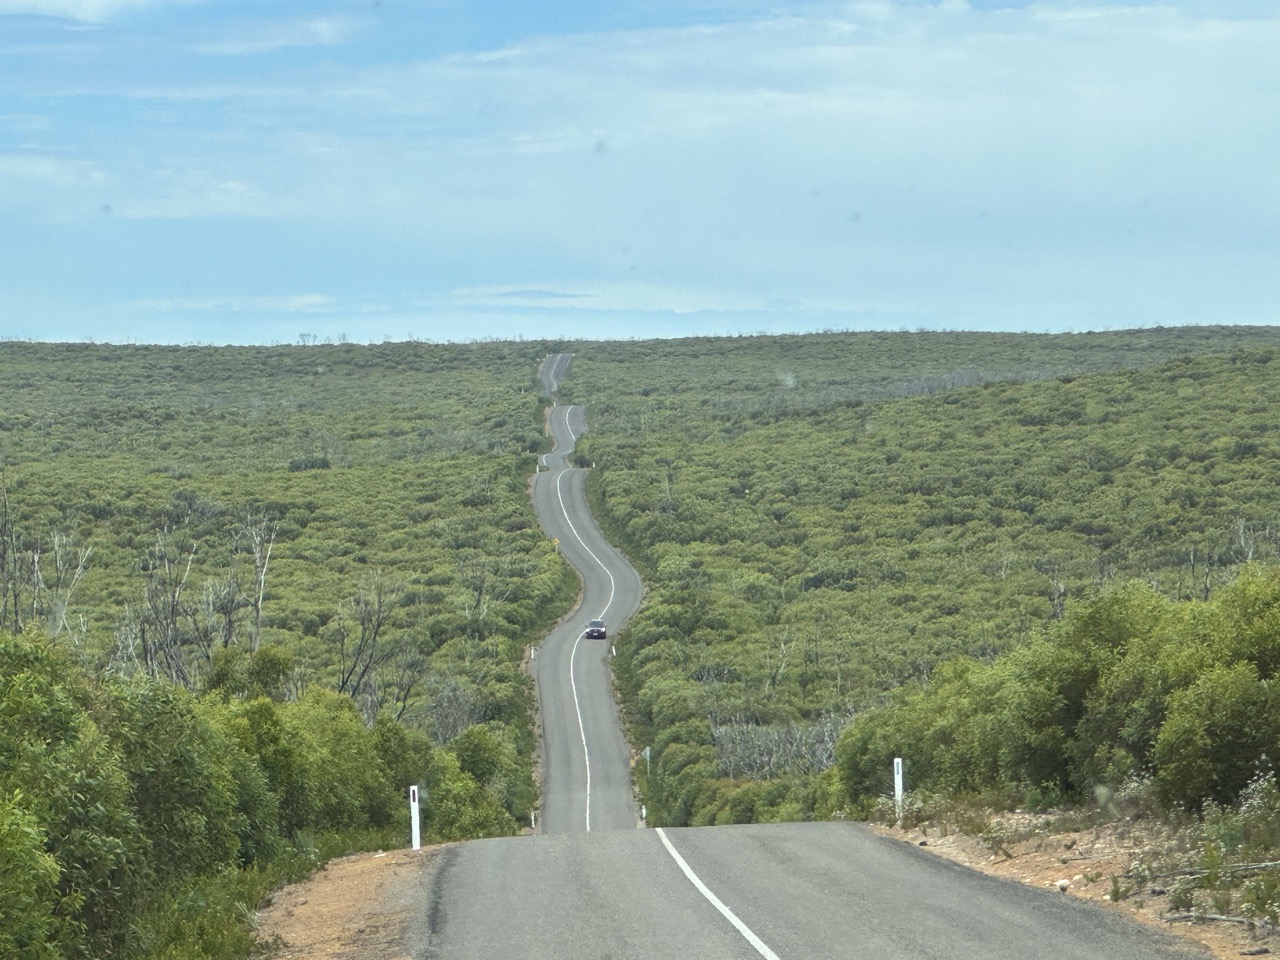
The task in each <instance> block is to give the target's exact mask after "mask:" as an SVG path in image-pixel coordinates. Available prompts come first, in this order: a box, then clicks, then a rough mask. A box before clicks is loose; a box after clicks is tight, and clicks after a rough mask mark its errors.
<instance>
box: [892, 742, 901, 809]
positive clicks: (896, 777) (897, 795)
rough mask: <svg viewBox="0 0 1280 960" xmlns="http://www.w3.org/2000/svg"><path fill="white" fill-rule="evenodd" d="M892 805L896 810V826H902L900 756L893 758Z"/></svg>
mask: <svg viewBox="0 0 1280 960" xmlns="http://www.w3.org/2000/svg"><path fill="white" fill-rule="evenodd" d="M893 805H894V807H895V808H896V809H897V811H898V826H902V758H901V757H894V758H893Z"/></svg>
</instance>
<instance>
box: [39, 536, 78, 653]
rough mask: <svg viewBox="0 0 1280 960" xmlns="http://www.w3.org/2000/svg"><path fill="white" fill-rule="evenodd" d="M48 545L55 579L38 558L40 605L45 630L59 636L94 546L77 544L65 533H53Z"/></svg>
mask: <svg viewBox="0 0 1280 960" xmlns="http://www.w3.org/2000/svg"><path fill="white" fill-rule="evenodd" d="M49 546H50V549H51V551H52V553H53V558H52V559H53V571H52V574H53V579H52V582H48V580H47V578H45V577H44V575H43V573H42V567H41V564H40V562H39V560H38V559H37V560H36V561H35V562H34V563H33V566H34V568H35V570H36V573H37V576H39V577H40V587H41V593H40V597H39V600H38V607H39V609H40V611H41V616H42V618H43V620H44V624H45V629H46V630H47V631H48V632H49V636H51V637H57V636H58V635H59V634H61V633H62V631H63V630H66V629H67V608H68V607H70V605H71V596H72V594H74V593H75V590H76V587H77V586H79V584H80V581H81V579H82V578H83V577H84V575H85V571H87V570H88V569H89V558H90V557H91V556H92V555H93V547H77V546H76V545H75V543H74V542H73V540H72V538H71V536H70V535H68V534H66V533H53V534H50V537H49Z"/></svg>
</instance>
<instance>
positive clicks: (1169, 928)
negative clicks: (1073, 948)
mask: <svg viewBox="0 0 1280 960" xmlns="http://www.w3.org/2000/svg"><path fill="white" fill-rule="evenodd" d="M1051 824H1052V821H1051V820H1050V819H1049V818H1046V817H1036V816H1035V815H1031V814H1010V815H1007V816H1006V817H1003V818H1000V819H999V820H998V821H996V826H997V828H998V829H997V830H995V831H993V832H992V833H991V834H988V835H987V837H986V838H985V839H984V838H982V837H975V836H972V835H968V834H962V833H948V834H946V835H942V836H939V835H938V832H937V830H936V829H935V830H930V829H929V827H928V826H927V825H926V826H925V827H924V828H923V829H921V828H915V829H909V830H899V829H896V828H892V827H880V826H872V827H871V829H873V830H875V831H876V832H877V833H880V834H882V835H884V836H888V837H894V838H896V839H899V840H902V841H903V842H904V843H911V844H914V845H916V846H920V847H923V848H924V849H925V850H927V851H928V852H930V853H933V854H935V855H937V856H940V857H946V858H947V859H948V860H952V861H954V862H956V863H960V864H963V865H964V866H966V867H969V868H971V869H974V870H977V871H979V872H981V873H985V874H989V875H991V876H997V877H1003V878H1005V879H1008V880H1016V881H1018V882H1019V883H1025V884H1028V885H1029V886H1034V887H1040V888H1044V889H1050V890H1060V891H1062V893H1063V895H1064V896H1072V897H1078V898H1080V899H1081V900H1088V901H1090V902H1091V903H1095V904H1097V906H1098V907H1099V909H1107V910H1118V911H1120V912H1121V913H1124V914H1126V915H1128V916H1130V917H1132V918H1133V919H1135V920H1138V921H1140V922H1142V923H1146V924H1149V925H1151V926H1155V927H1159V928H1160V929H1162V930H1164V931H1166V932H1168V933H1172V934H1174V935H1175V936H1179V937H1182V938H1184V939H1186V940H1189V941H1192V942H1194V943H1198V944H1200V945H1201V946H1202V947H1204V948H1205V950H1206V951H1208V955H1210V956H1213V957H1216V958H1218V960H1227V958H1228V957H1231V958H1234V957H1239V956H1257V955H1260V954H1269V953H1271V952H1273V950H1274V949H1275V939H1274V938H1272V937H1267V936H1265V935H1263V934H1261V933H1258V932H1254V931H1250V930H1248V929H1246V928H1245V927H1244V926H1242V925H1237V924H1228V923H1218V922H1212V921H1210V922H1205V923H1197V924H1190V923H1170V922H1168V921H1167V920H1165V915H1166V913H1168V912H1169V903H1168V899H1169V898H1168V895H1167V893H1165V892H1164V891H1163V890H1162V888H1160V887H1155V886H1148V887H1146V888H1141V889H1139V888H1136V885H1135V884H1134V883H1133V882H1132V881H1130V880H1128V879H1126V876H1125V875H1126V874H1127V873H1128V872H1129V869H1130V868H1131V867H1132V866H1133V864H1134V862H1135V861H1137V860H1138V859H1140V858H1141V857H1142V855H1143V854H1144V853H1146V852H1147V851H1149V850H1151V849H1152V848H1153V846H1154V845H1155V844H1156V842H1157V841H1156V838H1155V837H1153V836H1149V835H1147V834H1146V833H1145V832H1144V831H1145V830H1146V829H1147V828H1144V827H1143V826H1142V825H1135V824H1133V823H1127V822H1126V823H1108V824H1103V825H1101V826H1098V827H1094V828H1092V829H1089V830H1082V831H1057V832H1055V831H1054V830H1053V829H1052V826H1051ZM1001 836H1004V837H1009V838H1014V837H1017V838H1020V839H1016V840H1015V839H1007V840H1001V841H997V842H993V839H992V838H993V837H1001Z"/></svg>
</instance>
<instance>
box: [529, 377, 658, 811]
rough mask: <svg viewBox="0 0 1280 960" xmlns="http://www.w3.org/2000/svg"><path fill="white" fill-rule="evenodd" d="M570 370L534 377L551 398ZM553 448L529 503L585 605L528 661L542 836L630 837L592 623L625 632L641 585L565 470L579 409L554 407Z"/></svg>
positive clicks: (579, 478)
mask: <svg viewBox="0 0 1280 960" xmlns="http://www.w3.org/2000/svg"><path fill="white" fill-rule="evenodd" d="M568 365H569V356H568V355H567V354H557V355H555V356H553V357H550V358H548V359H547V361H546V362H544V363H543V365H542V367H541V369H540V370H539V371H538V375H539V377H540V378H541V379H542V385H543V389H544V390H545V392H546V393H547V394H548V395H549V396H554V395H555V392H556V388H557V386H558V385H559V382H560V378H561V377H562V376H563V375H564V371H565V370H567V368H568ZM548 422H549V426H550V430H551V435H552V438H553V440H554V441H555V447H554V449H553V450H552V452H551V453H549V454H547V455H546V456H544V457H543V458H542V459H543V464H542V466H543V467H545V469H541V468H540V469H539V472H538V475H537V477H535V478H534V485H533V502H534V507H535V508H536V509H537V512H538V517H539V519H540V520H541V521H542V526H543V529H544V530H546V532H547V534H548V535H549V536H551V537H554V538H555V539H556V540H557V541H558V542H559V548H560V551H561V552H562V553H563V554H564V556H565V558H566V559H567V560H568V561H569V563H571V564H572V565H573V566H574V568H575V569H576V570H578V571H579V573H580V574H581V576H582V598H581V600H580V602H579V604H578V606H577V608H576V609H575V610H574V612H573V613H571V614H570V615H569V616H568V617H567V618H566V619H565V620H564V622H562V623H561V624H560V625H559V626H558V627H557V628H556V629H555V630H553V631H552V632H551V635H550V636H548V637H547V639H546V640H545V641H544V642H543V643H542V645H541V646H540V647H539V648H538V650H537V653H536V654H535V656H534V668H535V676H536V678H537V685H538V707H539V712H540V716H541V718H542V744H543V753H542V761H543V777H542V781H543V782H542V817H541V823H540V824H539V827H540V830H541V832H542V833H577V832H583V833H587V832H590V831H593V830H594V831H598V830H632V829H635V827H636V825H637V816H638V814H637V811H636V806H635V801H634V800H633V798H632V789H631V763H630V753H629V751H628V749H627V743H626V741H625V740H624V739H623V736H622V727H621V724H619V723H618V718H617V714H616V711H615V707H614V699H613V686H612V680H611V679H610V673H609V651H610V644H611V641H610V640H588V639H587V638H586V637H585V636H584V635H583V633H584V630H585V628H586V625H587V621H588V620H594V619H599V620H604V621H605V622H606V623H607V624H608V625H609V628H610V629H611V630H612V629H616V628H617V627H619V626H621V625H622V624H623V623H624V622H625V621H626V620H627V619H628V618H629V617H630V616H631V615H632V614H633V613H635V612H636V609H637V608H638V607H639V606H640V597H641V594H642V592H643V585H642V583H641V581H640V575H639V574H638V573H636V571H635V570H634V569H633V568H632V566H631V564H629V563H627V561H626V560H625V559H624V558H623V556H622V555H621V554H620V553H618V551H617V550H615V549H614V548H613V546H612V545H611V544H610V543H609V542H608V541H607V540H605V538H604V536H603V535H602V534H601V533H600V529H599V528H598V527H597V526H596V524H595V521H594V519H593V518H592V516H591V511H590V510H589V509H588V507H587V500H586V494H585V493H584V492H583V481H584V479H585V477H586V473H587V472H586V470H583V469H579V468H574V467H571V466H569V464H568V458H569V456H570V454H572V453H573V449H574V445H575V444H576V443H577V440H578V437H580V436H581V435H582V432H583V430H584V429H585V420H584V415H583V410H582V408H581V407H572V406H561V405H559V404H557V405H556V406H554V407H552V408H551V412H550V415H549V418H548Z"/></svg>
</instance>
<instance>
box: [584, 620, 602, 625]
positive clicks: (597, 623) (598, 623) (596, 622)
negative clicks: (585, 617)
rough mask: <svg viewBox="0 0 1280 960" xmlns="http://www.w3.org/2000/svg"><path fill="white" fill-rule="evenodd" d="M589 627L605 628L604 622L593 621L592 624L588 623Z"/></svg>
mask: <svg viewBox="0 0 1280 960" xmlns="http://www.w3.org/2000/svg"><path fill="white" fill-rule="evenodd" d="M587 626H588V627H603V626H604V621H603V620H592V621H591V622H590V623H588V624H587Z"/></svg>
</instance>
